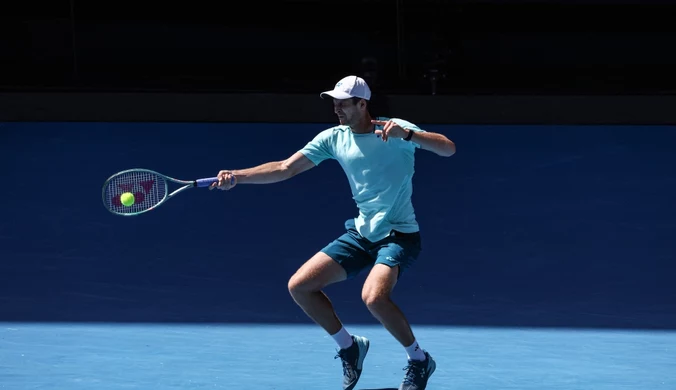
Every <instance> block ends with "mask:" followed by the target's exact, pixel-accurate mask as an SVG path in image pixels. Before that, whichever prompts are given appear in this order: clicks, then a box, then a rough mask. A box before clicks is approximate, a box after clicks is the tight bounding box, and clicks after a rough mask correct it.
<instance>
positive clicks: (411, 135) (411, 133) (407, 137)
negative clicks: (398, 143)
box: [404, 129, 413, 141]
mask: <svg viewBox="0 0 676 390" xmlns="http://www.w3.org/2000/svg"><path fill="white" fill-rule="evenodd" d="M406 130H408V135H407V136H406V138H404V141H410V140H411V137H413V130H410V129H406Z"/></svg>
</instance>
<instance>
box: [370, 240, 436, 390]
mask: <svg viewBox="0 0 676 390" xmlns="http://www.w3.org/2000/svg"><path fill="white" fill-rule="evenodd" d="M376 250H377V255H376V256H377V259H376V264H375V265H374V266H373V269H372V270H371V272H370V273H369V276H368V277H367V278H366V281H365V283H364V287H363V289H362V299H363V301H364V303H365V304H366V307H367V308H368V309H369V311H370V312H371V314H373V316H374V317H375V318H376V319H378V321H380V323H381V324H383V326H384V327H385V329H387V330H388V331H389V332H390V334H392V336H393V337H394V338H395V339H396V340H397V341H399V343H400V344H401V345H402V346H403V347H404V349H405V351H406V355H407V357H408V361H409V364H408V366H407V367H406V376H405V378H404V380H403V381H402V384H401V387H400V389H401V390H422V389H424V388H425V387H426V386H427V380H428V378H429V376H430V375H432V373H433V372H434V370H435V369H436V363H435V361H434V360H433V359H432V357H431V356H430V355H429V354H428V353H427V352H426V351H424V350H423V349H422V348H421V347H420V345H419V344H418V341H417V340H416V338H415V335H414V334H413V331H412V330H411V326H410V324H409V322H408V320H407V318H406V316H405V315H404V313H403V312H402V310H401V309H400V308H399V307H398V306H397V305H396V304H395V303H394V301H393V300H392V291H393V290H394V287H395V286H396V284H397V282H398V280H399V278H400V276H401V275H402V273H403V272H404V270H406V269H407V268H409V267H410V266H411V265H412V264H413V262H414V261H415V260H416V259H417V257H418V255H419V253H420V251H421V245H420V235H419V234H405V235H397V236H392V237H388V238H386V239H385V240H383V241H382V242H381V243H379V245H377V247H376Z"/></svg>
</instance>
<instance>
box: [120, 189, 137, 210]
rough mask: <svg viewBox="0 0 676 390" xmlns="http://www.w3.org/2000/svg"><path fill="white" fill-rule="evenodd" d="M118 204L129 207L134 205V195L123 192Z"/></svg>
mask: <svg viewBox="0 0 676 390" xmlns="http://www.w3.org/2000/svg"><path fill="white" fill-rule="evenodd" d="M120 202H122V204H123V205H125V206H127V207H129V206H131V205H133V204H134V194H132V193H131V192H125V193H124V194H122V195H120Z"/></svg>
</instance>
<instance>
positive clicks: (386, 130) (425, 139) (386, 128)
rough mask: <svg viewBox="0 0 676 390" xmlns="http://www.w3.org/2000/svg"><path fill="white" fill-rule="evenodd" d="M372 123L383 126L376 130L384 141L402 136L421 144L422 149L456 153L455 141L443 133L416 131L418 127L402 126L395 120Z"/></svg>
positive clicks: (450, 153) (441, 154)
mask: <svg viewBox="0 0 676 390" xmlns="http://www.w3.org/2000/svg"><path fill="white" fill-rule="evenodd" d="M372 123H374V124H376V125H382V126H383V129H382V130H376V131H375V132H376V134H379V135H380V136H381V138H382V140H383V141H384V142H387V140H388V138H402V139H406V140H408V141H410V142H413V143H416V144H418V145H420V148H421V149H425V150H429V151H430V152H433V153H436V154H438V155H439V156H442V157H450V156H452V155H454V154H455V143H454V142H453V141H451V140H450V139H448V137H446V136H445V135H443V134H440V133H435V132H432V131H419V130H418V131H416V130H417V128H416V129H413V128H410V129H409V128H406V126H404V127H402V126H400V125H398V124H397V123H396V122H394V121H393V120H388V121H378V120H374V121H372Z"/></svg>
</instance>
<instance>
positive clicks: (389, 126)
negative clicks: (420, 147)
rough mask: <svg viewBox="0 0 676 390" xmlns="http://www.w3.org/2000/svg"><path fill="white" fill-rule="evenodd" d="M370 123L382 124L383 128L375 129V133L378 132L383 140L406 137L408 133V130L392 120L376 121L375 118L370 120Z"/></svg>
mask: <svg viewBox="0 0 676 390" xmlns="http://www.w3.org/2000/svg"><path fill="white" fill-rule="evenodd" d="M371 123H373V124H374V125H382V126H383V129H382V130H376V131H375V133H376V134H378V135H379V136H380V137H381V138H382V140H383V142H387V139H388V138H390V137H391V138H406V136H407V135H408V132H409V130H406V129H404V128H402V127H400V126H399V125H398V124H396V123H394V122H393V121H391V120H390V121H377V120H372V121H371Z"/></svg>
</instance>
